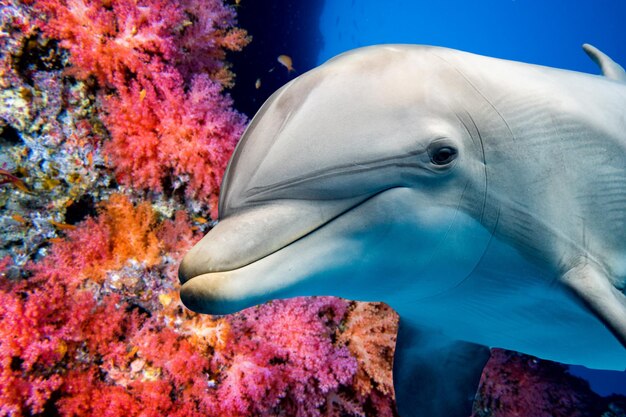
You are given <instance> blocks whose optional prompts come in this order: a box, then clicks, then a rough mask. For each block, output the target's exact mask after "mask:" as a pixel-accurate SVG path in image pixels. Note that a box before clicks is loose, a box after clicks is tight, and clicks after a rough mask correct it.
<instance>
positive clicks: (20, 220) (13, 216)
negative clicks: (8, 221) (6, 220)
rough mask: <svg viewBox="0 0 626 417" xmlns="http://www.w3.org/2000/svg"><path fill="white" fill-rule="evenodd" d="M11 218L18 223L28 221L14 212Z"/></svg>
mask: <svg viewBox="0 0 626 417" xmlns="http://www.w3.org/2000/svg"><path fill="white" fill-rule="evenodd" d="M11 218H12V219H13V220H15V221H16V222H18V223H22V224H26V223H28V220H26V219H25V218H24V216H22V215H21V214H17V213H15V214H14V215H12V216H11Z"/></svg>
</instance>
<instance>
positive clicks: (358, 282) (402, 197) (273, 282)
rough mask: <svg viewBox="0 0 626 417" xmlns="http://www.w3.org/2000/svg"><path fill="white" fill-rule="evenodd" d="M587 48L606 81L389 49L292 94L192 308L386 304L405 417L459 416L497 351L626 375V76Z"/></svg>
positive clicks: (226, 210) (258, 143)
mask: <svg viewBox="0 0 626 417" xmlns="http://www.w3.org/2000/svg"><path fill="white" fill-rule="evenodd" d="M585 51H586V52H587V53H588V54H589V55H590V56H591V57H592V58H593V59H594V61H595V62H596V63H598V64H599V65H600V67H601V68H602V70H603V72H604V73H605V75H606V77H601V76H594V75H588V74H582V73H577V72H571V71H565V70H559V69H554V68H546V67H541V66H536V65H529V64H522V63H516V62H510V61H504V60H499V59H494V58H487V57H483V56H478V55H473V54H469V53H465V52H460V51H455V50H450V49H444V48H436V47H426V46H414V45H383V46H375V47H368V48H363V49H358V50H355V51H352V52H348V53H345V54H342V55H340V56H339V57H336V58H334V59H332V60H330V61H328V62H327V63H325V64H324V65H322V66H320V67H318V68H316V69H314V70H312V71H310V72H308V73H306V74H303V75H301V76H300V77H298V78H296V79H295V80H293V81H291V82H290V83H289V84H287V85H286V86H284V87H283V88H281V89H280V90H279V91H277V92H276V93H275V94H274V95H273V96H272V97H270V99H269V100H268V101H267V102H266V103H265V104H264V105H263V107H262V108H261V110H260V111H259V112H258V114H257V115H256V116H255V118H254V119H253V120H252V122H251V123H250V126H249V127H248V129H247V130H246V132H245V133H244V135H243V137H242V139H241V142H240V143H239V145H238V147H237V149H236V151H235V153H234V155H233V157H232V160H231V162H230V165H229V167H228V170H227V172H226V175H225V179H224V182H223V184H222V194H221V200H220V207H219V212H220V219H219V223H218V224H217V226H216V227H215V228H213V229H212V230H211V231H210V232H209V233H208V234H207V235H206V236H205V237H204V238H203V239H202V241H200V242H199V243H198V245H197V246H196V247H194V248H193V249H192V250H191V251H190V252H189V254H188V255H187V256H186V257H185V259H184V261H183V263H182V264H181V267H180V279H181V281H182V283H183V286H182V289H181V297H182V299H183V301H184V303H185V304H186V305H187V306H188V307H190V308H191V309H194V310H196V311H200V312H205V313H212V314H222V313H230V312H233V311H236V310H239V309H242V308H245V307H248V306H251V305H254V304H257V303H261V302H264V301H267V300H269V299H272V298H284V297H292V296H299V295H335V296H341V297H345V298H350V299H356V300H363V301H384V302H386V303H388V304H389V305H390V306H392V307H393V308H394V309H396V311H398V313H399V314H400V317H401V324H400V337H399V341H398V348H397V354H396V358H395V363H394V379H395V385H396V387H395V388H396V395H397V399H398V407H399V410H400V413H401V415H402V416H405V417H406V416H410V415H429V416H439V415H441V416H453V415H457V414H458V415H462V414H465V415H467V407H468V405H469V404H471V402H470V401H471V395H472V394H473V390H474V388H475V384H476V383H477V382H478V378H479V376H480V371H481V368H482V365H483V364H484V362H485V361H486V358H487V355H488V351H487V347H501V348H506V349H511V350H517V351H521V352H524V353H527V354H531V355H535V356H539V357H541V358H545V359H551V360H557V361H561V362H565V363H572V364H581V365H585V366H589V367H594V368H601V369H613V370H623V369H625V368H626V348H625V346H626V297H625V296H624V287H625V285H626V85H624V84H623V81H624V80H626V74H625V73H624V70H623V69H622V68H621V67H620V66H619V65H617V64H616V63H615V62H613V61H612V60H611V59H610V58H608V57H607V56H606V55H604V54H603V53H602V52H600V51H599V50H597V49H596V48H594V47H592V46H590V45H585ZM420 375H421V376H422V378H426V379H427V380H428V384H420V383H419V382H415V381H414V378H419V377H420Z"/></svg>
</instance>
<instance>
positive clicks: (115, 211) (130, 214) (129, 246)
mask: <svg viewBox="0 0 626 417" xmlns="http://www.w3.org/2000/svg"><path fill="white" fill-rule="evenodd" d="M101 209H102V214H101V215H100V217H99V218H98V223H99V224H98V226H99V227H100V228H104V230H106V231H107V232H108V233H107V236H106V238H107V239H108V242H107V245H103V246H104V247H105V248H106V252H104V253H102V251H99V252H98V253H94V255H95V256H96V259H97V262H90V263H89V264H88V266H87V267H86V268H85V269H84V270H83V274H84V276H85V277H89V278H91V279H92V280H94V281H97V282H100V281H101V280H102V279H103V278H104V275H105V274H106V272H107V271H110V270H116V269H119V268H121V267H122V266H123V265H124V264H125V263H126V262H128V261H129V260H130V259H135V260H136V261H137V262H139V263H141V264H143V265H145V266H146V267H150V266H153V265H155V264H157V263H158V262H159V261H160V253H161V247H160V242H159V239H158V237H157V229H156V224H157V221H156V218H155V215H154V212H153V211H152V207H151V206H150V204H149V203H147V202H143V203H140V204H139V205H137V206H134V205H133V203H131V202H130V200H129V199H128V197H126V196H124V195H121V194H114V195H112V196H111V198H110V199H109V200H108V201H106V202H105V203H104V204H102V206H101ZM85 232H87V233H89V229H87V230H85V229H81V231H79V232H78V233H74V234H70V238H75V239H76V238H78V239H81V238H82V236H80V234H81V233H85ZM81 240H82V239H81Z"/></svg>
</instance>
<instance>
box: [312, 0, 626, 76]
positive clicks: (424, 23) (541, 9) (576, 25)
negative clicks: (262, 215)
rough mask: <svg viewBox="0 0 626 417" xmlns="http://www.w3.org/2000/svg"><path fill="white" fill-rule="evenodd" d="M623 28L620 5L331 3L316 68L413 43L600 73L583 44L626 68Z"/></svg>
mask: <svg viewBox="0 0 626 417" xmlns="http://www.w3.org/2000/svg"><path fill="white" fill-rule="evenodd" d="M382 4H384V5H385V6H384V9H382V8H381V5H382ZM625 23H626V1H624V0H578V1H576V0H543V1H542V0H478V1H467V0H465V1H459V0H440V1H411V0H387V1H385V2H381V1H377V0H328V1H326V2H325V3H324V6H323V9H322V13H321V16H320V19H319V25H320V26H319V27H320V32H321V33H322V37H323V46H322V48H321V50H320V51H319V53H318V58H317V63H318V64H320V63H322V62H324V61H325V60H327V59H328V58H330V57H332V56H334V55H336V54H338V53H340V52H343V51H346V50H348V49H352V48H356V47H359V46H365V45H372V44H377V43H418V44H428V45H437V46H445V47H448V48H455V49H461V50H465V51H469V52H474V53H478V54H483V55H489V56H494V57H498V58H505V59H512V60H517V61H524V62H531V63H534V64H541V65H548V66H553V67H559V68H567V69H572V70H577V71H584V72H598V71H597V69H596V67H595V65H594V64H593V63H592V62H591V60H589V58H587V56H586V54H584V53H583V51H582V49H581V45H582V44H583V43H585V42H587V43H591V44H593V45H595V46H596V47H598V48H600V49H601V50H603V51H604V52H605V53H607V54H608V55H609V56H611V57H612V58H613V59H614V60H616V61H617V62H621V63H622V64H626V29H625V27H624V25H625Z"/></svg>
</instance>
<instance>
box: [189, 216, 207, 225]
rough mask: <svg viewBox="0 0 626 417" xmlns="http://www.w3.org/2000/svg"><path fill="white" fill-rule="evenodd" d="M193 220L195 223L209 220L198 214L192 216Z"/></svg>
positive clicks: (203, 222)
mask: <svg viewBox="0 0 626 417" xmlns="http://www.w3.org/2000/svg"><path fill="white" fill-rule="evenodd" d="M193 221H194V222H196V223H200V224H206V223H208V222H209V221H208V220H207V219H205V218H204V217H201V216H198V217H194V218H193Z"/></svg>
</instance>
